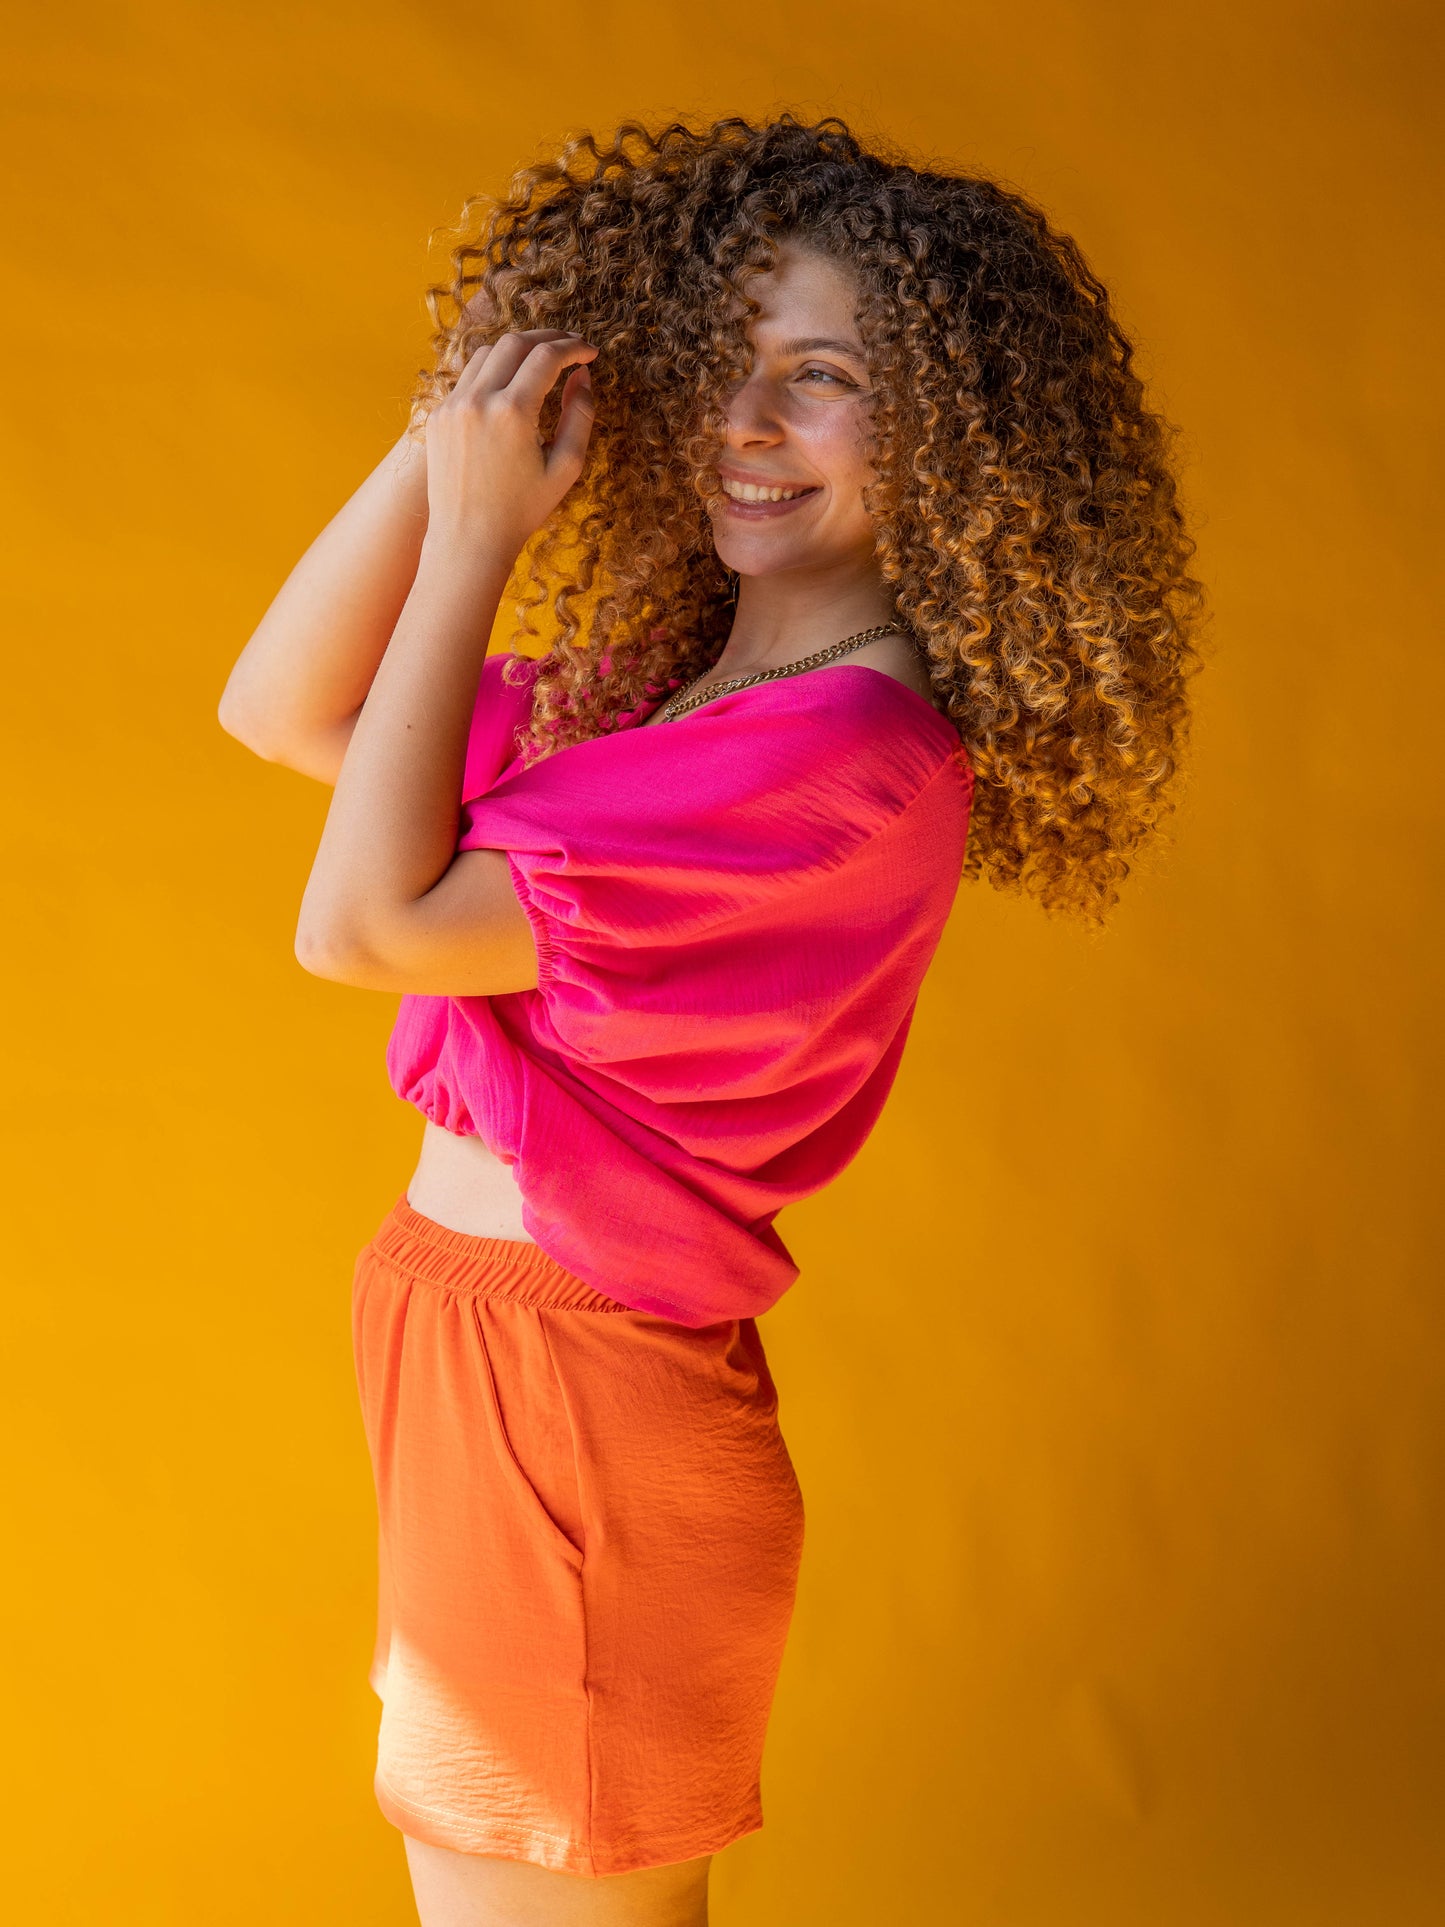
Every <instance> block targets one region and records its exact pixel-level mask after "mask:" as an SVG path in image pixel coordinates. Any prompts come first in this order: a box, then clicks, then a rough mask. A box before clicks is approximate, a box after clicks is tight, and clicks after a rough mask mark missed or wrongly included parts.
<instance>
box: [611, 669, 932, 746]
mask: <svg viewBox="0 0 1445 1927" xmlns="http://www.w3.org/2000/svg"><path fill="white" fill-rule="evenodd" d="M840 671H841V672H844V673H849V674H862V675H865V676H877V677H880V678H881V679H882V681H884V682H887V683H892V684H893V687H894V688H895V689H897V690H900V691H901V692H902V693H903V695H905V696H906V697H907V698H908V700H909V701H910V702H911V703H915V704H917V706H918V707H919V708H920V709H922V710H924V711H925V712H926V713H927V714H928V715H930V716H932V717H933V718H934V720H935V721H936V722H939V723H941V724H942V725H943V727H944V728H945V729H946V730H947V731H948V732H949V734H950V735H957V733H958V732H957V730H956V729H955V728H954V726H953V724H952V722H950V720H949V718H948V717H947V716H945V715H944V713H943V711H942V710H941V709H938V708H936V707H935V705H934V704H933V703H931V702H930V701H929V700H928V698H927V697H926V696H920V695H919V693H918V691H917V690H916V689H914V688H912V687H911V686H910V685H909V684H908V683H906V682H904V681H903V679H902V678H901V677H900V676H890V675H889V673H888V671H887V670H886V669H875V668H874V667H873V665H872V664H871V663H867V662H828V663H822V664H820V665H819V667H818V668H816V669H805V670H803V672H802V674H801V675H797V676H776V677H774V678H773V680H772V681H771V682H755V683H749V684H748V686H747V687H746V688H745V689H730V690H729V691H728V693H727V695H726V696H718V697H716V698H715V699H714V702H711V703H702V704H700V705H699V706H698V708H697V710H696V712H695V714H696V715H698V716H701V715H703V714H704V713H705V712H706V711H707V710H709V709H712V708H714V707H715V705H716V703H723V702H728V701H730V700H734V699H736V698H737V697H739V696H748V695H751V694H752V693H753V692H754V691H755V690H761V689H794V688H796V687H797V686H798V685H799V684H800V683H805V682H810V681H811V680H812V678H813V677H814V676H832V675H836V674H838V673H839V672H840ZM657 700H658V703H661V702H663V701H664V700H665V698H663V697H661V696H659V697H658V699H657ZM653 707H654V708H656V707H657V704H654V705H653ZM687 720H688V718H687V717H685V716H677V717H675V718H674V719H673V721H672V722H670V723H660V724H659V725H658V729H659V730H663V729H674V728H676V726H677V724H678V723H681V722H686V721H687ZM634 727H635V728H641V727H643V725H642V724H636V725H634Z"/></svg>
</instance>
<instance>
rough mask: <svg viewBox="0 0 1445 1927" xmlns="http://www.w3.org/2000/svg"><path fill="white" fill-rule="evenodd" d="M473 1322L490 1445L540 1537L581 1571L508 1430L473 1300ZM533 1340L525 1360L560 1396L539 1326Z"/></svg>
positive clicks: (576, 1552) (577, 1551)
mask: <svg viewBox="0 0 1445 1927" xmlns="http://www.w3.org/2000/svg"><path fill="white" fill-rule="evenodd" d="M521 1316H523V1317H525V1318H529V1319H533V1320H535V1317H536V1314H535V1313H534V1312H525V1313H522V1314H521ZM472 1323H473V1329H474V1331H475V1334H476V1346H477V1355H478V1358H479V1360H480V1364H481V1382H482V1391H483V1394H484V1402H485V1405H486V1414H487V1423H488V1425H489V1427H490V1428H491V1434H492V1445H493V1449H494V1451H495V1454H496V1458H497V1463H498V1465H499V1466H500V1467H501V1469H502V1473H503V1476H504V1477H505V1479H506V1481H507V1483H508V1485H509V1486H510V1488H511V1489H512V1491H513V1492H514V1493H515V1495H516V1497H517V1499H518V1500H519V1501H520V1502H521V1504H522V1506H523V1508H524V1509H525V1510H526V1512H527V1513H528V1514H529V1515H530V1517H531V1519H532V1521H533V1523H534V1524H535V1525H536V1527H537V1529H538V1530H539V1531H540V1532H541V1534H542V1536H543V1538H544V1539H545V1540H546V1541H547V1542H548V1544H550V1545H551V1547H552V1548H553V1550H554V1551H556V1552H558V1553H560V1555H561V1556H562V1558H563V1559H564V1560H566V1562H567V1564H568V1565H569V1566H571V1567H572V1569H573V1571H574V1572H580V1571H581V1570H582V1550H581V1547H580V1546H577V1545H574V1544H573V1542H572V1540H571V1539H570V1538H569V1537H568V1536H567V1534H566V1533H565V1532H564V1531H563V1530H562V1527H561V1526H560V1525H559V1524H558V1523H557V1520H556V1519H555V1518H554V1517H553V1516H552V1513H551V1512H550V1510H549V1509H548V1507H547V1505H546V1503H545V1501H544V1500H543V1498H542V1495H541V1493H540V1492H539V1491H538V1490H537V1487H536V1485H535V1484H534V1483H533V1481H532V1479H531V1477H530V1476H529V1474H528V1472H527V1468H526V1466H525V1465H524V1464H523V1462H522V1458H521V1456H520V1455H519V1453H518V1451H517V1449H516V1446H515V1444H514V1442H513V1439H512V1436H511V1433H510V1431H509V1430H508V1426H507V1420H506V1417H505V1413H504V1409H503V1401H502V1398H501V1396H500V1394H499V1391H498V1387H497V1374H496V1367H495V1365H494V1363H493V1360H492V1348H491V1346H490V1345H489V1344H488V1342H487V1319H486V1314H485V1312H484V1311H483V1308H482V1306H481V1305H480V1304H478V1303H477V1302H476V1301H475V1300H474V1301H473V1304H472ZM535 1341H536V1342H535V1346H530V1347H528V1349H527V1354H526V1355H527V1358H528V1362H529V1363H530V1364H532V1365H533V1366H534V1367H535V1368H536V1369H537V1370H538V1372H539V1374H540V1373H542V1372H545V1374H546V1383H547V1387H548V1390H549V1391H550V1392H551V1393H552V1394H553V1395H554V1396H557V1397H558V1398H560V1389H559V1387H558V1386H557V1384H556V1382H555V1372H554V1368H553V1366H552V1363H551V1356H550V1352H549V1350H548V1348H547V1344H546V1340H545V1337H544V1335H543V1333H542V1331H541V1328H540V1326H537V1327H536V1330H535ZM567 1437H568V1439H569V1440H570V1437H571V1433H570V1428H569V1429H568V1432H567ZM569 1475H570V1476H571V1477H572V1478H573V1479H574V1480H575V1477H576V1464H575V1457H574V1458H573V1460H572V1464H571V1467H570V1471H569Z"/></svg>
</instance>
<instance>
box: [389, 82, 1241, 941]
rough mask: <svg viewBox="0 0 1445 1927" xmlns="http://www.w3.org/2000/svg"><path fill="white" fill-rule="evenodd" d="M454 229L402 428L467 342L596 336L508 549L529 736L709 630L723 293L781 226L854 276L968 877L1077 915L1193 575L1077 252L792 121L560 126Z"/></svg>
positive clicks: (1128, 839) (1191, 598)
mask: <svg viewBox="0 0 1445 1927" xmlns="http://www.w3.org/2000/svg"><path fill="white" fill-rule="evenodd" d="M478 210H480V212H481V221H480V225H479V226H475V227H474V225H473V223H474V217H475V215H476V213H477V211H478ZM450 234H451V238H452V239H453V241H454V242H455V245H454V246H453V247H452V249H451V252H450V266H451V272H452V279H451V283H450V285H449V286H447V287H432V288H429V289H428V290H427V297H426V298H427V303H428V309H429V312H430V315H431V319H432V323H433V327H434V331H435V332H434V335H433V341H432V347H433V351H434V353H433V359H434V366H433V367H432V369H431V370H429V371H423V372H422V373H421V374H419V376H418V380H417V385H416V388H415V390H414V392H413V396H412V404H411V406H412V416H411V432H412V433H413V434H418V433H421V432H424V423H425V418H426V414H427V412H428V411H429V409H430V408H431V407H432V406H434V405H435V404H436V402H438V401H439V400H441V399H442V398H443V397H444V396H445V395H446V394H447V393H448V392H449V390H450V388H451V386H452V384H453V383H454V382H455V380H456V378H457V376H458V374H459V373H460V371H461V369H462V368H463V367H464V366H465V365H466V361H467V358H468V356H469V355H470V354H471V353H472V352H473V350H474V349H475V347H476V346H477V345H479V343H481V342H483V341H489V340H495V339H496V338H497V337H498V336H499V335H501V334H502V333H504V332H506V331H508V330H512V329H521V328H534V327H557V328H566V329H569V330H573V331H575V332H577V333H580V334H582V335H584V336H585V337H586V338H587V339H588V340H589V341H591V342H593V343H595V344H596V345H597V347H598V348H599V350H600V351H601V352H600V353H599V355H598V358H597V360H596V362H595V363H594V364H593V368H592V378H593V393H594V401H595V405H596V410H597V417H596V423H595V427H594V430H593V435H592V441H591V445H590V447H589V450H588V456H587V463H586V467H585V469H584V472H583V475H582V478H581V480H580V481H579V482H578V484H577V485H576V487H575V488H574V489H572V490H571V491H570V492H569V494H568V496H567V497H566V498H565V500H564V502H563V504H562V506H561V508H560V509H559V510H558V512H557V514H556V515H555V516H554V517H553V518H552V520H551V521H550V522H549V523H548V525H547V526H546V527H545V528H544V529H543V530H542V531H540V532H539V534H538V535H537V537H535V538H534V540H533V541H532V542H531V543H530V544H529V545H528V548H527V550H526V552H525V553H524V556H523V559H522V563H521V575H520V581H521V584H522V586H521V588H520V590H519V593H518V599H517V612H518V629H517V641H519V642H520V641H521V640H522V639H523V638H525V637H527V636H532V637H535V636H537V635H538V634H539V633H540V632H539V630H538V629H537V627H536V625H535V622H534V620H533V618H534V616H535V615H536V614H538V613H539V612H541V611H543V610H544V609H545V611H546V614H547V618H548V622H549V627H550V631H551V633H550V635H549V636H548V637H547V644H548V646H547V648H546V650H545V653H544V655H543V659H542V662H541V665H540V668H539V669H538V671H537V675H536V683H535V690H534V698H533V707H532V717H531V722H530V725H529V726H528V728H527V730H526V731H525V732H524V734H523V736H522V738H521V744H522V749H523V753H524V754H525V755H526V756H527V757H529V758H530V757H535V756H540V755H545V754H547V753H548V752H550V751H551V750H554V749H556V748H559V747H561V746H563V745H565V744H569V743H573V742H578V741H582V740H585V739H586V738H588V737H592V736H596V735H598V734H600V733H602V732H604V731H607V730H609V729H613V728H616V727H617V726H618V724H619V723H621V722H623V721H626V720H630V719H631V718H632V717H633V716H634V715H636V714H637V713H639V711H640V710H642V709H645V707H646V705H647V704H649V703H650V702H652V701H653V700H655V699H656V698H657V697H659V696H661V695H663V694H665V693H666V692H667V691H668V690H669V689H672V688H675V687H677V686H679V684H680V683H681V682H682V681H684V680H686V679H687V678H689V677H691V676H694V675H698V674H700V673H701V672H702V671H704V670H705V669H707V668H708V667H710V666H711V664H712V663H713V662H714V661H715V660H716V658H717V656H718V654H719V652H720V651H721V648H722V646H723V644H724V643H725V642H726V639H727V635H728V630H729V626H730V621H731V603H730V580H729V577H728V573H727V571H726V570H725V569H724V567H723V565H722V563H721V562H720V561H719V559H718V557H717V554H716V552H715V550H714V547H713V542H712V535H711V515H710V505H711V503H712V501H713V498H714V497H715V496H716V495H717V494H718V492H719V490H720V486H721V485H720V482H719V479H718V475H717V471H716V463H717V461H718V459H719V458H720V455H721V452H722V448H723V435H724V428H725V413H724V411H725V407H726V402H727V396H728V393H729V391H730V389H731V388H732V386H733V385H734V384H735V382H736V381H737V380H738V379H740V378H741V377H742V376H744V375H746V373H747V372H748V369H749V366H750V359H751V348H750V345H749V341H748V336H747V326H748V322H749V319H750V318H751V316H752V315H753V314H755V313H756V312H757V303H756V302H754V301H752V300H751V298H750V297H749V295H748V292H747V285H748V282H749V280H750V278H751V277H752V276H753V275H754V274H755V273H757V272H758V271H759V270H765V269H767V268H768V267H770V266H771V265H772V264H773V262H774V260H775V259H776V255H777V250H778V248H779V247H780V245H781V244H783V243H784V242H788V241H791V242H795V243H798V244H801V245H805V246H807V247H810V248H813V249H816V250H818V251H821V252H823V253H825V254H826V255H828V256H829V257H830V258H832V259H833V260H835V261H837V262H839V263H841V264H843V265H844V266H845V267H846V268H847V269H849V270H850V271H851V273H852V275H853V277H854V279H855V282H856V285H857V287H858V290H859V306H858V326H859V330H860V334H861V337H862V340H863V343H864V347H865V349H866V352H867V356H868V362H869V369H870V376H871V382H872V389H873V398H872V404H871V407H872V416H871V441H870V451H869V452H870V458H871V462H872V470H873V474H874V477H875V479H874V481H873V482H872V483H871V484H870V486H869V488H868V490H867V491H866V493H865V497H864V501H865V506H866V507H867V509H868V511H869V512H870V513H871V515H872V517H873V519H874V523H875V527H876V531H877V556H878V560H879V564H880V568H881V571H882V574H883V577H884V580H885V581H886V582H887V583H888V584H889V585H890V587H891V589H892V592H893V595H894V598H895V607H896V610H897V614H898V618H899V620H900V621H901V622H902V623H903V624H905V625H906V626H907V627H908V629H910V630H911V631H912V633H913V636H914V638H915V640H916V641H917V643H918V644H919V647H920V649H921V650H922V652H923V653H924V655H925V657H926V659H927V661H928V663H929V673H930V675H931V678H932V681H933V684H934V686H935V690H936V692H937V696H938V699H939V702H940V707H942V708H943V709H945V711H946V713H947V715H948V716H949V718H950V719H951V720H952V722H953V725H954V727H955V728H956V730H957V731H958V735H959V739H960V752H961V753H962V754H966V756H967V759H968V761H969V763H970V765H971V767H972V769H973V771H974V775H975V779H976V781H975V791H974V800H973V814H972V821H971V824H970V832H969V839H968V850H967V856H966V859H965V863H964V872H963V874H964V876H965V877H966V878H969V879H977V878H984V879H986V880H987V881H988V882H989V883H991V884H993V885H994V886H996V887H998V888H1002V889H1007V890H1014V891H1020V890H1022V891H1024V892H1027V893H1028V894H1029V895H1030V896H1032V897H1033V898H1035V899H1036V900H1037V901H1038V902H1039V903H1040V904H1041V905H1042V906H1043V907H1044V908H1045V909H1046V910H1048V911H1050V912H1068V913H1072V914H1073V915H1076V916H1079V917H1082V918H1083V919H1084V920H1085V921H1087V922H1091V923H1094V924H1098V923H1101V922H1102V921H1103V919H1104V917H1105V915H1106V913H1107V912H1108V910H1109V909H1111V908H1112V906H1113V905H1114V904H1115V903H1116V901H1117V899H1118V886H1119V884H1120V882H1121V881H1122V880H1123V878H1124V877H1125V876H1126V875H1127V874H1128V871H1129V867H1130V865H1129V861H1128V859H1129V855H1130V853H1131V852H1133V851H1135V850H1136V849H1137V848H1138V847H1139V846H1140V845H1141V844H1142V843H1143V842H1144V841H1145V839H1147V838H1148V837H1149V836H1150V835H1151V833H1152V832H1154V831H1155V830H1156V828H1157V827H1158V825H1159V823H1160V821H1161V819H1162V818H1163V817H1164V816H1165V815H1166V814H1167V812H1168V811H1169V809H1170V808H1171V807H1172V803H1173V798H1172V789H1173V787H1174V786H1173V783H1172V781H1171V779H1172V778H1174V777H1175V774H1176V770H1177V766H1178V760H1179V755H1180V752H1181V750H1182V748H1183V746H1184V743H1185V740H1186V735H1187V729H1188V720H1189V717H1188V707H1187V703H1186V683H1187V680H1188V678H1189V676H1190V675H1191V674H1192V673H1194V671H1195V670H1196V669H1197V668H1198V666H1199V657H1198V654H1197V652H1196V649H1195V647H1194V642H1193V640H1192V637H1193V634H1194V632H1195V631H1196V629H1197V627H1198V623H1199V619H1200V616H1201V611H1202V608H1203V591H1202V585H1201V584H1200V583H1199V582H1197V581H1196V580H1195V579H1194V578H1193V577H1192V576H1191V575H1190V574H1189V573H1188V564H1189V561H1190V559H1191V557H1192V556H1193V554H1194V550H1195V546H1196V545H1195V543H1194V541H1193V539H1192V538H1191V537H1190V535H1189V534H1188V532H1187V530H1186V526H1185V520H1184V516H1183V514H1182V512H1181V508H1180V505H1179V499H1178V488H1177V483H1176V478H1175V475H1174V473H1173V467H1172V463H1171V459H1170V455H1171V443H1172V438H1173V437H1174V435H1175V434H1176V433H1177V430H1175V429H1174V428H1172V427H1171V426H1170V425H1169V424H1168V423H1167V422H1166V421H1165V420H1164V419H1163V418H1162V417H1161V416H1160V415H1159V414H1157V413H1156V412H1154V411H1152V410H1151V409H1150V408H1148V407H1146V405H1145V401H1144V388H1143V383H1142V381H1141V379H1140V377H1139V376H1138V375H1137V374H1136V373H1135V371H1134V368H1133V365H1132V364H1133V353H1134V350H1133V344H1132V343H1131V341H1130V340H1129V338H1128V337H1127V336H1126V335H1125V333H1124V332H1123V330H1122V329H1121V327H1120V325H1119V323H1118V321H1117V320H1116V318H1115V317H1114V315H1113V313H1112V312H1111V309H1110V304H1109V297H1108V293H1107V290H1106V289H1105V287H1104V286H1103V284H1102V283H1101V282H1100V281H1099V279H1098V278H1097V277H1096V276H1095V274H1094V273H1093V272H1092V270H1091V269H1090V268H1089V266H1088V265H1087V263H1086V262H1085V260H1084V258H1083V255H1082V254H1081V252H1080V250H1079V248H1078V246H1077V244H1076V243H1075V242H1074V241H1073V240H1072V239H1071V238H1070V237H1069V236H1068V235H1066V234H1061V233H1060V232H1058V231H1057V230H1056V229H1055V228H1053V227H1051V226H1050V224H1049V222H1048V221H1047V219H1046V218H1045V216H1044V215H1043V214H1042V213H1041V212H1040V211H1039V209H1038V208H1037V207H1035V206H1034V205H1032V204H1031V203H1030V202H1029V201H1028V200H1026V199H1025V198H1024V197H1023V196H1022V195H1021V194H1019V193H1016V192H1014V191H1012V190H1010V189H1008V188H1005V187H1004V186H1002V185H1000V184H999V183H998V182H997V181H995V180H992V179H988V178H985V177H983V176H981V175H978V174H973V173H943V172H934V171H931V170H928V169H924V168H921V167H916V166H913V165H910V164H908V163H907V162H906V161H904V160H901V159H898V158H895V157H892V156H890V155H888V154H884V153H881V152H879V151H877V149H876V145H875V147H874V148H872V149H870V148H866V147H865V146H864V145H863V144H862V143H861V142H860V141H859V140H858V139H857V138H856V137H855V136H854V135H853V134H852V133H851V132H850V130H849V129H848V127H847V126H846V125H845V124H844V123H843V122H842V121H841V120H838V119H836V118H832V117H829V118H826V119H823V120H820V121H818V122H816V123H814V124H804V123H802V122H800V121H799V120H797V119H795V118H794V117H793V116H792V115H783V116H782V117H781V118H779V119H776V120H772V121H769V122H766V123H763V124H754V123H752V122H750V121H747V120H745V119H740V118H736V117H733V118H728V119H723V120H719V121H717V122H715V123H713V124H712V125H711V126H706V127H701V128H691V127H688V126H685V125H683V124H681V123H676V122H674V123H671V124H669V125H666V126H664V127H662V128H660V129H658V130H655V131H654V130H649V129H648V128H646V127H644V126H642V125H641V124H639V123H637V122H631V121H629V122H626V123H624V124H623V125H622V126H621V127H620V128H619V129H618V131H617V133H616V134H615V136H614V137H613V138H612V139H611V140H610V141H608V142H605V143H601V144H599V142H598V140H597V139H596V137H594V136H593V135H592V134H589V133H584V134H581V135H579V136H577V137H576V138H574V139H571V140H569V141H568V142H567V143H566V145H565V146H564V147H563V149H562V151H561V153H560V155H559V156H558V157H557V158H556V159H555V160H550V161H547V162H545V163H543V164H541V165H537V166H532V167H527V168H524V169H522V170H521V171H519V172H518V173H517V174H516V175H515V176H514V177H513V179H512V182H511V184H510V187H509V189H508V191H507V193H506V195H505V196H504V197H503V198H501V199H500V200H497V199H491V198H484V197H481V196H474V197H472V198H471V199H469V200H468V201H467V202H466V204H465V207H464V209H463V213H462V216H461V219H460V222H459V223H458V224H457V226H456V227H455V228H454V229H452V230H450Z"/></svg>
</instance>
